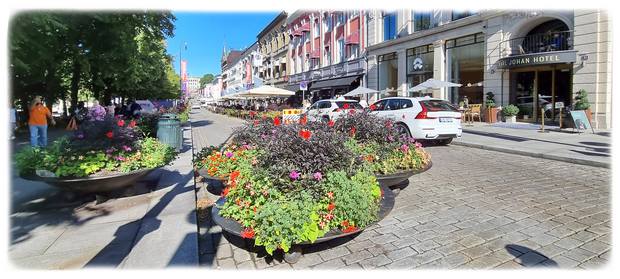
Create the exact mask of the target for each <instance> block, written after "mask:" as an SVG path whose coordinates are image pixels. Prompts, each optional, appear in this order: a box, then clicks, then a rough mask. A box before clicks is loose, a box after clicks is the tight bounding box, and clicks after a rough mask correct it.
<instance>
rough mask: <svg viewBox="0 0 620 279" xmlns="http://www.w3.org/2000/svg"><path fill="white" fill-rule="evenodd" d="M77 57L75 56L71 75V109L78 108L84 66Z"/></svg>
mask: <svg viewBox="0 0 620 279" xmlns="http://www.w3.org/2000/svg"><path fill="white" fill-rule="evenodd" d="M76 59H77V58H76V57H74V58H73V73H72V75H71V109H72V110H74V109H75V108H77V103H78V90H79V89H80V78H81V74H82V68H81V66H80V63H78V62H77V61H76Z"/></svg>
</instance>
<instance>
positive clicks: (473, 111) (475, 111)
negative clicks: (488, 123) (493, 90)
mask: <svg viewBox="0 0 620 279" xmlns="http://www.w3.org/2000/svg"><path fill="white" fill-rule="evenodd" d="M481 108H482V104H469V111H468V112H467V115H468V116H469V117H470V119H471V121H472V122H473V121H474V117H478V121H479V122H482V118H481V116H480V109H481Z"/></svg>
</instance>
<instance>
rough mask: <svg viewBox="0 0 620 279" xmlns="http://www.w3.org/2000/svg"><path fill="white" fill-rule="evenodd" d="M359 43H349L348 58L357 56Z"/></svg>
mask: <svg viewBox="0 0 620 279" xmlns="http://www.w3.org/2000/svg"><path fill="white" fill-rule="evenodd" d="M359 52H360V47H359V45H350V52H349V59H355V58H357V57H358V56H359Z"/></svg>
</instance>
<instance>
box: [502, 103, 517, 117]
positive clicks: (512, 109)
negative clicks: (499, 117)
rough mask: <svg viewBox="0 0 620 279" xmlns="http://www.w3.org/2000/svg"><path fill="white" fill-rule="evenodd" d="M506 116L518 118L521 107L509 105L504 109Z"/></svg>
mask: <svg viewBox="0 0 620 279" xmlns="http://www.w3.org/2000/svg"><path fill="white" fill-rule="evenodd" d="M502 113H503V114H504V116H516V115H517V114H519V107H517V106H515V105H507V106H505V107H504V108H503V109H502Z"/></svg>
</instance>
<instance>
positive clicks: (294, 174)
mask: <svg viewBox="0 0 620 279" xmlns="http://www.w3.org/2000/svg"><path fill="white" fill-rule="evenodd" d="M288 177H290V178H291V179H292V180H298V179H299V178H300V177H301V174H300V173H299V172H297V171H296V170H292V171H291V173H290V174H289V175H288Z"/></svg>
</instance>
